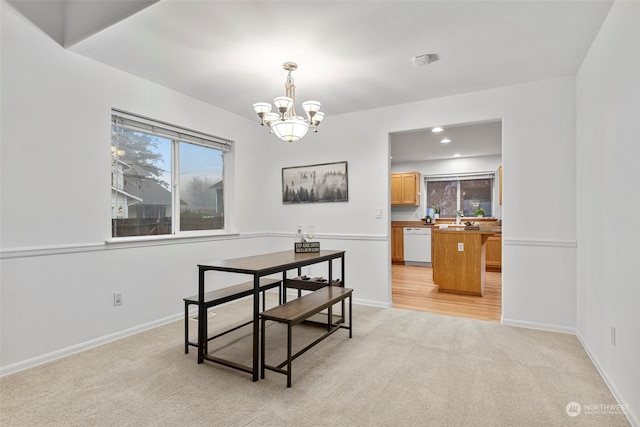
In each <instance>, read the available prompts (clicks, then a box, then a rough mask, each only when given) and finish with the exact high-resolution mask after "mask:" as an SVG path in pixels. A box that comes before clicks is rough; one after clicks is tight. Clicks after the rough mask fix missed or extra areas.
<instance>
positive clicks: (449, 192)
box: [425, 173, 494, 218]
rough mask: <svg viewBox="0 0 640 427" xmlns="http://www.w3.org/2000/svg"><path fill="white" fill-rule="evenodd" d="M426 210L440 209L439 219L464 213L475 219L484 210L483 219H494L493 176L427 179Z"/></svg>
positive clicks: (491, 174)
mask: <svg viewBox="0 0 640 427" xmlns="http://www.w3.org/2000/svg"><path fill="white" fill-rule="evenodd" d="M425 180H426V187H427V206H439V207H440V216H441V217H445V218H453V217H455V216H456V211H458V210H461V211H462V212H463V215H464V216H476V209H479V208H484V210H485V214H484V216H489V217H490V216H492V215H493V213H492V212H493V210H492V206H493V182H494V174H493V173H486V174H472V175H456V176H427V177H426V178H425Z"/></svg>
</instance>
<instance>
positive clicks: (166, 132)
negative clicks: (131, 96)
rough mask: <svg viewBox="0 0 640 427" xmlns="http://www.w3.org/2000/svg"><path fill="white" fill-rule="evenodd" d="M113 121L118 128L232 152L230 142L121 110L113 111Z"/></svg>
mask: <svg viewBox="0 0 640 427" xmlns="http://www.w3.org/2000/svg"><path fill="white" fill-rule="evenodd" d="M111 121H112V122H113V123H114V124H115V125H117V126H120V127H123V128H127V129H131V130H134V131H140V132H146V133H151V134H153V135H157V136H162V137H165V138H169V139H175V140H178V141H183V142H189V143H192V144H197V145H203V146H206V147H212V148H216V149H218V150H221V151H230V150H231V141H229V140H226V139H223V138H219V137H216V136H213V135H207V134H205V133H202V132H198V131H194V130H191V129H186V128H183V127H180V126H175V125H172V124H169V123H165V122H161V121H158V120H154V119H150V118H148V117H143V116H138V115H136V114H132V113H127V112H125V111H121V110H116V109H112V110H111Z"/></svg>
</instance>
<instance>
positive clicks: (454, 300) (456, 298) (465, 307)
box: [391, 264, 502, 322]
mask: <svg viewBox="0 0 640 427" xmlns="http://www.w3.org/2000/svg"><path fill="white" fill-rule="evenodd" d="M391 283H392V285H391V297H392V300H393V307H395V308H404V309H408V310H418V311H428V312H431V313H438V314H446V315H449V316H458V317H468V318H471V319H479V320H486V321H490V322H499V321H500V316H501V313H502V274H501V273H494V272H489V271H487V272H486V284H485V288H484V296H482V297H477V296H471V295H459V294H450V293H444V292H438V286H437V285H435V284H434V283H433V269H432V268H431V267H419V266H412V265H399V264H392V266H391Z"/></svg>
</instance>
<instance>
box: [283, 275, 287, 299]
mask: <svg viewBox="0 0 640 427" xmlns="http://www.w3.org/2000/svg"><path fill="white" fill-rule="evenodd" d="M286 302H287V271H286V270H285V271H283V272H282V304H286Z"/></svg>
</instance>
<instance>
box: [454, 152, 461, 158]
mask: <svg viewBox="0 0 640 427" xmlns="http://www.w3.org/2000/svg"><path fill="white" fill-rule="evenodd" d="M460 156H462V154H460V153H456V154H454V155H453V157H460Z"/></svg>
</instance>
